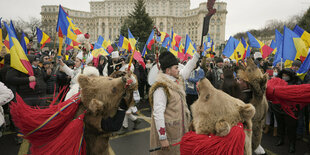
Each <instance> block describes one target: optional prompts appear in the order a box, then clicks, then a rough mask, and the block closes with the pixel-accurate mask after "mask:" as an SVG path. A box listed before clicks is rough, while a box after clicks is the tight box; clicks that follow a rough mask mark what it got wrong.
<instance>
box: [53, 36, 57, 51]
mask: <svg viewBox="0 0 310 155" xmlns="http://www.w3.org/2000/svg"><path fill="white" fill-rule="evenodd" d="M56 39H57V32H56V35H55V41H54V48H53V49H55V47H56Z"/></svg>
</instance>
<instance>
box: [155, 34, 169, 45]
mask: <svg viewBox="0 0 310 155" xmlns="http://www.w3.org/2000/svg"><path fill="white" fill-rule="evenodd" d="M160 34H161V35H160V36H157V42H160V43H162V42H164V40H165V39H166V38H167V37H169V34H168V33H166V32H160Z"/></svg>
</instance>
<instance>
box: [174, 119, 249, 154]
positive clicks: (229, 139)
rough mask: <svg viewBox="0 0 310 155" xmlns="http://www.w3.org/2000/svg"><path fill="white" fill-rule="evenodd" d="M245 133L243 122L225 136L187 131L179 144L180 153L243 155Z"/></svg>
mask: <svg viewBox="0 0 310 155" xmlns="http://www.w3.org/2000/svg"><path fill="white" fill-rule="evenodd" d="M244 143H245V133H244V131H243V124H242V123H238V125H236V126H234V127H232V128H231V130H230V133H229V134H228V135H227V136H225V137H220V136H215V135H213V134H209V135H204V134H202V135H198V134H196V133H195V132H193V131H190V132H187V133H186V134H185V135H184V136H183V137H182V140H181V142H180V143H179V144H180V152H181V155H206V154H207V155H243V154H244Z"/></svg>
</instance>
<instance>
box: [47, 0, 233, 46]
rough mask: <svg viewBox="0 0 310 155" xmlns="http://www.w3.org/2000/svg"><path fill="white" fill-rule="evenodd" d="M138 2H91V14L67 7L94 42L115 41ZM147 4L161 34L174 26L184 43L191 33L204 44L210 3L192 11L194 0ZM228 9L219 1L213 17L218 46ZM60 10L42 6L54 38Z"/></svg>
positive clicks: (212, 32)
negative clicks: (191, 3)
mask: <svg viewBox="0 0 310 155" xmlns="http://www.w3.org/2000/svg"><path fill="white" fill-rule="evenodd" d="M135 1H136V0H96V1H90V2H89V4H90V12H85V11H79V10H72V9H69V8H66V7H65V6H63V8H64V9H65V11H66V12H67V13H68V14H69V16H70V17H71V18H72V19H73V21H74V22H75V24H76V25H77V26H78V27H79V28H80V29H81V30H82V32H83V33H86V32H88V33H89V34H90V36H91V41H92V42H96V40H97V38H98V36H99V35H102V36H103V37H104V38H109V37H110V39H111V41H114V40H115V39H116V38H118V36H119V33H120V28H121V26H122V22H123V21H124V19H125V18H126V16H127V15H128V13H130V12H132V11H133V9H134V3H135ZM145 3H146V11H147V13H148V14H149V15H150V16H151V18H152V19H153V21H154V23H155V24H156V26H157V27H158V28H159V30H160V31H163V32H167V33H168V34H171V28H172V27H173V31H174V32H175V33H177V34H178V35H180V36H182V38H183V39H182V42H185V38H186V34H188V35H189V36H190V38H191V40H192V41H193V42H195V43H196V44H200V40H201V33H202V23H203V17H204V16H205V15H206V14H207V13H208V10H207V3H206V2H205V3H201V4H199V7H198V8H195V9H190V0H145ZM85 7H86V6H85ZM226 7H227V3H226V2H216V4H215V8H216V9H217V13H216V14H215V15H214V16H213V17H212V18H211V23H210V29H209V33H210V36H211V38H212V39H213V40H214V42H215V45H216V46H218V45H220V44H222V43H224V42H225V26H226V14H227V9H226ZM58 10H59V6H56V5H44V6H42V7H41V18H42V19H41V20H42V29H43V31H45V32H46V33H48V35H50V36H51V37H52V38H55V35H56V30H55V28H56V24H57V18H58Z"/></svg>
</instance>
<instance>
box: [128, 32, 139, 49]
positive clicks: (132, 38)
mask: <svg viewBox="0 0 310 155" xmlns="http://www.w3.org/2000/svg"><path fill="white" fill-rule="evenodd" d="M128 39H129V42H130V45H131V48H132V49H133V50H136V43H137V40H136V39H135V37H134V36H133V35H132V33H131V32H130V30H129V28H128Z"/></svg>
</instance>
